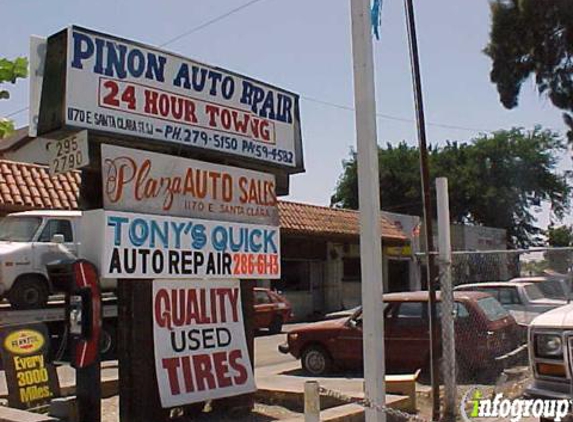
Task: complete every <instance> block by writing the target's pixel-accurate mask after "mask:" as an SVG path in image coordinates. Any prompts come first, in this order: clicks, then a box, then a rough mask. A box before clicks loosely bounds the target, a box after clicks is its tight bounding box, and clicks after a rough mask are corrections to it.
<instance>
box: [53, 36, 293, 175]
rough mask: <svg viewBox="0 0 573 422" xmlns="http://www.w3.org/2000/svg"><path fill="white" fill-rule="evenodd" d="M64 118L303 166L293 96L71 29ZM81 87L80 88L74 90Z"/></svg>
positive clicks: (128, 43) (220, 71)
mask: <svg viewBox="0 0 573 422" xmlns="http://www.w3.org/2000/svg"><path fill="white" fill-rule="evenodd" d="M66 62H67V63H66V91H65V102H64V103H65V110H64V113H65V124H66V125H67V126H68V127H76V128H86V129H93V130H97V131H101V132H106V133H111V134H119V135H127V136H131V137H139V138H149V139H152V140H156V141H162V142H170V143H177V144H184V145H188V146H191V147H196V148H201V149H207V150H215V151H218V152H221V153H224V154H227V155H228V154H230V155H235V156H241V157H248V158H250V159H253V160H256V161H259V162H263V163H265V164H271V165H273V166H275V167H279V168H283V169H285V170H286V171H287V172H289V173H293V172H294V173H296V172H299V171H303V164H302V148H301V134H300V119H299V105H298V99H299V97H298V96H297V95H296V94H293V93H291V92H288V91H285V90H283V89H279V88H276V87H274V86H271V85H268V84H266V83H263V82H260V81H256V80H253V79H251V78H248V77H245V76H240V75H237V74H235V73H232V72H229V71H226V70H223V69H220V68H217V67H213V66H208V65H205V64H202V63H198V62H195V61H192V60H189V59H186V58H183V57H180V56H177V55H174V54H172V53H168V52H166V51H163V50H159V49H156V48H153V47H149V46H144V45H142V44H139V43H136V42H133V41H128V40H124V39H121V38H117V37H114V36H110V35H104V34H100V33H97V32H93V31H90V30H86V29H82V28H78V27H75V26H73V27H70V28H68V30H67V57H66ZM77 87H81V89H77Z"/></svg>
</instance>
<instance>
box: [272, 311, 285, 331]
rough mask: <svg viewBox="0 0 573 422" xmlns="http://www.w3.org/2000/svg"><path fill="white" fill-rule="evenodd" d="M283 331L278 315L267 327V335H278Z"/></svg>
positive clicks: (281, 321)
mask: <svg viewBox="0 0 573 422" xmlns="http://www.w3.org/2000/svg"><path fill="white" fill-rule="evenodd" d="M282 330H283V318H282V317H281V316H279V315H277V316H276V317H274V318H273V321H272V322H271V325H269V333H271V334H280V333H281V331H282Z"/></svg>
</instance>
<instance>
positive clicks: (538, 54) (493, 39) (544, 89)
mask: <svg viewBox="0 0 573 422" xmlns="http://www.w3.org/2000/svg"><path fill="white" fill-rule="evenodd" d="M490 7H491V32H490V41H489V44H488V45H487V47H486V48H485V50H484V52H485V53H486V54H487V55H488V56H489V57H490V58H491V60H492V68H491V73H490V79H491V81H492V82H493V83H494V84H495V85H496V86H497V90H498V92H499V98H500V101H501V103H502V104H503V105H504V106H505V107H507V108H510V109H511V108H514V107H516V106H517V104H518V97H519V92H520V89H521V85H522V84H523V82H524V81H525V80H527V79H528V78H529V77H530V76H533V77H534V78H535V83H536V85H537V89H538V91H539V94H541V95H547V97H548V98H549V99H550V100H551V102H552V103H553V105H555V106H556V107H558V108H559V109H561V110H564V111H565V112H564V113H563V119H564V121H565V123H566V124H567V126H568V127H569V131H568V137H569V140H570V141H573V115H572V113H571V112H573V57H572V56H573V4H572V3H571V0H542V1H540V0H494V1H492V2H491V3H490Z"/></svg>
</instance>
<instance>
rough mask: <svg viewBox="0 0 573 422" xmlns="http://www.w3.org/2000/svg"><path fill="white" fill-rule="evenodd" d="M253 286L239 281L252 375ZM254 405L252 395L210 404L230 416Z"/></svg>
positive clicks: (253, 357)
mask: <svg viewBox="0 0 573 422" xmlns="http://www.w3.org/2000/svg"><path fill="white" fill-rule="evenodd" d="M255 285H256V281H255V280H241V304H242V306H243V324H244V326H245V338H246V340H247V349H248V350H249V359H250V360H251V367H252V368H253V373H254V370H255V320H254V319H255V306H254V304H255V298H254V288H255ZM254 405H255V396H254V394H252V393H248V394H241V395H239V396H234V397H227V398H224V399H220V400H215V401H213V404H212V406H213V409H215V410H217V411H222V412H227V413H231V414H232V415H231V416H234V415H236V414H247V413H249V412H251V411H252V409H253V407H254ZM122 422H123V421H122Z"/></svg>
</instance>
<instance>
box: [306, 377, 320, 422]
mask: <svg viewBox="0 0 573 422" xmlns="http://www.w3.org/2000/svg"><path fill="white" fill-rule="evenodd" d="M304 422H320V393H319V389H318V381H306V382H305V383H304Z"/></svg>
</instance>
